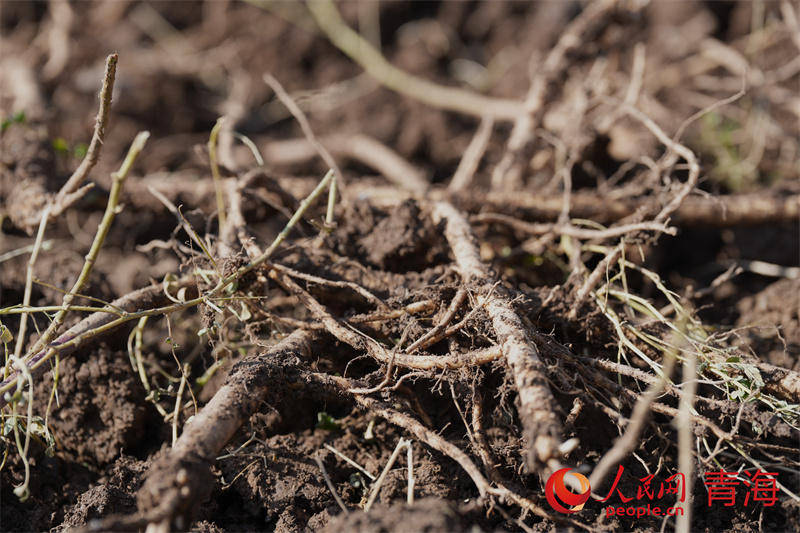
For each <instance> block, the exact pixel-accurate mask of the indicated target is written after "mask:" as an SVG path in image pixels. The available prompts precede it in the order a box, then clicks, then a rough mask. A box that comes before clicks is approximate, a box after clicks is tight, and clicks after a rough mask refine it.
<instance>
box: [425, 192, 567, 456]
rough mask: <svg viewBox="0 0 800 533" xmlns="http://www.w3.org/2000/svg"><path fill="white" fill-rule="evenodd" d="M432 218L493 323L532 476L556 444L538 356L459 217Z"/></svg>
mask: <svg viewBox="0 0 800 533" xmlns="http://www.w3.org/2000/svg"><path fill="white" fill-rule="evenodd" d="M433 218H434V221H436V222H437V223H438V222H440V221H444V222H445V229H444V232H445V237H446V238H447V241H448V242H449V243H450V247H451V248H452V249H453V255H454V256H455V259H456V263H457V265H458V269H459V271H460V273H461V276H462V278H463V279H464V283H466V284H467V286H468V287H469V288H470V289H473V290H475V291H476V292H477V293H478V294H479V295H480V298H481V299H483V304H484V306H485V307H486V311H487V313H488V314H489V316H490V317H491V319H492V325H493V326H494V330H495V333H496V334H497V340H498V343H499V344H500V345H501V346H502V349H503V356H504V357H505V360H506V362H507V363H508V366H509V368H510V369H511V374H512V375H513V378H514V384H515V385H516V388H517V393H518V399H519V406H518V409H519V417H520V420H521V422H522V426H523V431H524V436H525V439H526V440H527V442H528V453H527V456H526V458H525V459H526V464H527V467H528V469H530V470H534V469H536V468H537V467H540V466H541V465H542V464H547V462H548V461H549V460H551V459H555V458H556V454H557V450H558V447H559V445H560V443H561V423H560V422H559V420H558V417H557V416H556V402H555V399H554V398H553V393H552V392H551V391H550V387H549V385H548V384H547V379H546V373H545V368H544V363H543V362H542V360H541V358H540V357H539V350H538V349H537V348H536V345H535V344H534V343H533V341H532V340H531V339H530V337H529V336H528V334H527V332H526V329H525V326H524V324H523V322H522V320H521V319H520V317H519V316H518V315H517V313H516V312H515V311H514V308H513V306H512V305H511V301H510V298H509V295H508V294H507V293H506V290H505V289H504V288H503V287H501V286H497V285H496V283H495V278H494V276H493V275H492V274H491V272H490V270H489V267H488V266H487V265H486V264H484V263H483V262H482V261H481V259H480V254H479V252H478V248H477V246H476V245H475V238H474V236H473V234H472V230H471V229H470V227H469V223H468V222H467V220H466V219H465V218H464V216H463V215H462V214H461V213H459V212H458V211H457V210H456V209H455V208H454V207H453V206H452V205H450V204H448V203H443V202H442V203H437V204H435V206H434V210H433Z"/></svg>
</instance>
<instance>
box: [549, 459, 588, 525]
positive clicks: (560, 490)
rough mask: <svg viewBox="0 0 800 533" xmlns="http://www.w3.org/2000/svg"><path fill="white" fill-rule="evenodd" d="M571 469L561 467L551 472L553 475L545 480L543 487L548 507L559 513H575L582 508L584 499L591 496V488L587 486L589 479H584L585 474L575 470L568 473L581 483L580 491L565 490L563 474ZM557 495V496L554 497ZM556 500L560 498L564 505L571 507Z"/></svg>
mask: <svg viewBox="0 0 800 533" xmlns="http://www.w3.org/2000/svg"><path fill="white" fill-rule="evenodd" d="M570 470H572V469H571V468H562V469H561V470H558V471H556V472H553V475H552V476H550V478H549V479H548V480H547V485H545V487H544V494H545V496H546V497H547V503H549V504H550V507H552V508H553V509H555V510H556V511H558V512H559V513H564V514H572V513H577V512H578V511H580V510H581V509H583V505H584V504H585V503H586V500H588V499H589V496H591V493H592V491H591V488H590V487H589V480H588V479H586V476H584V475H583V474H579V473H577V472H572V473H570V475H571V476H573V477H575V478H576V479H577V480H578V482H579V483H580V484H581V491H582V492H581V493H580V494H575V493H573V492H570V491H569V490H567V487H566V485H565V484H564V476H565V475H566V474H567V473H568V472H569V471H570ZM556 496H558V498H556ZM558 500H561V501H562V502H564V503H565V504H566V505H568V506H570V507H571V508H569V509H568V508H567V507H564V505H562V504H561V503H559V501H558Z"/></svg>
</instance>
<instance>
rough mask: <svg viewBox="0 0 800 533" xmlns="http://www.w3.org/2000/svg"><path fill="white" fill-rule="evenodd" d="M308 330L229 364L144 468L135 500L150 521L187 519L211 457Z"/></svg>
mask: <svg viewBox="0 0 800 533" xmlns="http://www.w3.org/2000/svg"><path fill="white" fill-rule="evenodd" d="M312 335H313V334H312V333H311V332H307V331H299V330H298V331H295V332H294V333H292V334H291V335H289V336H288V337H286V338H285V339H283V340H282V341H281V342H279V343H278V344H276V345H275V346H273V347H272V348H271V349H270V350H269V351H268V352H267V353H266V354H261V355H258V356H255V357H249V358H246V359H244V360H242V361H240V362H239V363H238V364H236V365H235V366H234V367H233V369H232V370H231V373H230V374H229V375H228V378H227V379H226V381H225V384H224V385H223V386H222V388H220V390H219V391H217V393H216V394H215V395H214V397H213V398H212V399H211V401H210V402H208V404H206V405H205V407H203V409H202V410H201V411H200V412H199V413H198V414H197V415H195V416H194V418H192V420H191V421H189V423H187V424H186V426H185V427H184V430H183V433H182V434H181V436H180V438H179V439H178V440H177V442H176V443H175V445H174V446H173V447H172V449H171V450H169V452H168V453H167V455H165V456H163V457H162V458H161V459H160V460H158V461H157V462H155V463H154V464H153V466H152V467H151V469H150V471H149V472H148V474H147V479H146V481H145V483H144V485H143V486H142V488H141V489H140V490H139V493H138V495H137V503H138V507H139V511H140V514H141V515H143V516H144V517H146V519H147V521H148V522H149V523H150V524H158V525H159V526H160V527H162V528H163V527H164V526H166V527H169V525H170V524H172V523H173V520H175V526H177V527H178V529H184V528H185V527H186V525H187V524H190V523H191V522H190V521H187V519H189V518H190V517H191V514H192V508H193V507H194V506H195V505H197V504H198V503H201V502H203V501H204V500H205V499H207V498H208V496H209V494H210V493H211V490H212V489H213V486H214V484H213V480H212V479H211V472H210V467H211V464H212V463H213V461H214V458H215V457H216V456H217V455H218V454H219V451H220V450H222V448H223V447H224V446H225V444H226V443H227V442H228V440H230V438H231V437H232V436H233V435H234V434H235V433H236V431H237V430H238V429H239V426H241V425H242V422H243V421H245V420H247V418H249V417H250V415H252V414H253V413H255V412H256V411H257V410H258V408H259V406H260V405H261V402H262V401H263V400H264V398H265V396H266V394H267V391H268V387H269V384H270V383H272V382H273V381H272V380H274V379H277V376H276V375H275V374H276V372H279V371H280V368H281V367H282V366H283V365H285V364H286V363H287V361H290V360H291V359H293V358H297V357H298V356H299V357H307V356H308V354H309V352H310V349H311V348H310V342H311V339H312ZM270 363H274V364H270ZM157 528H158V527H157Z"/></svg>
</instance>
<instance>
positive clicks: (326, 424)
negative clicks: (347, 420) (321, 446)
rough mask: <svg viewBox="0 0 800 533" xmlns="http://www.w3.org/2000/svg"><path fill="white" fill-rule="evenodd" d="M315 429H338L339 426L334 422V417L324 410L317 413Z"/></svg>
mask: <svg viewBox="0 0 800 533" xmlns="http://www.w3.org/2000/svg"><path fill="white" fill-rule="evenodd" d="M316 427H317V429H324V430H326V431H338V430H340V429H342V428H341V426H340V425H339V424H338V422H336V419H335V418H333V417H332V416H331V415H329V414H328V413H326V412H325V411H320V412H319V413H317V426H316Z"/></svg>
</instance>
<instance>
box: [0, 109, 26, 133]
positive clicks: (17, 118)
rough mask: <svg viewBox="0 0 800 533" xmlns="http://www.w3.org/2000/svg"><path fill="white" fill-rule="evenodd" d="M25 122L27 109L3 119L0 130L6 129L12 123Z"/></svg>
mask: <svg viewBox="0 0 800 533" xmlns="http://www.w3.org/2000/svg"><path fill="white" fill-rule="evenodd" d="M24 123H25V111H17V112H16V113H14V114H13V115H11V116H10V117H8V118H5V119H3V123H2V125H1V126H0V131H6V130H7V129H8V127H9V126H11V125H12V124H24Z"/></svg>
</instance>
